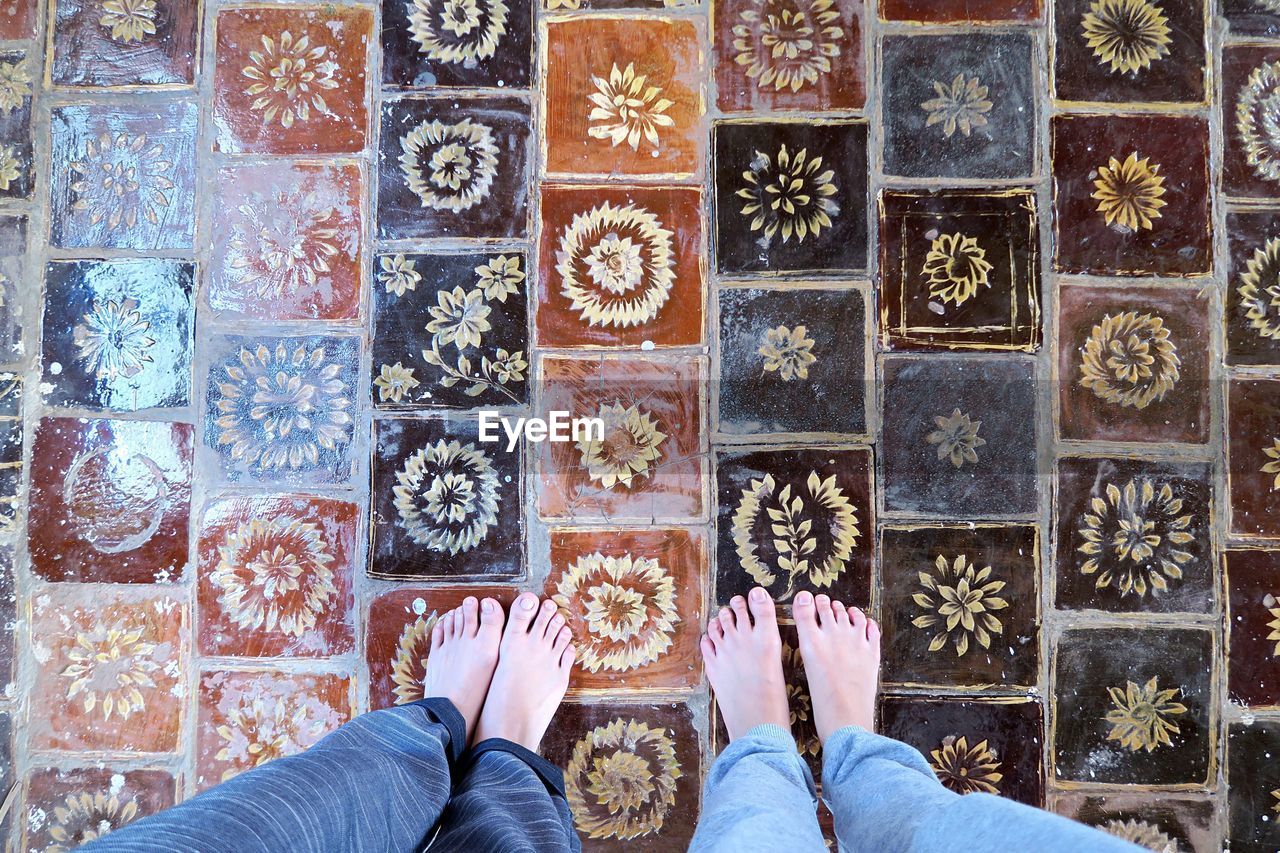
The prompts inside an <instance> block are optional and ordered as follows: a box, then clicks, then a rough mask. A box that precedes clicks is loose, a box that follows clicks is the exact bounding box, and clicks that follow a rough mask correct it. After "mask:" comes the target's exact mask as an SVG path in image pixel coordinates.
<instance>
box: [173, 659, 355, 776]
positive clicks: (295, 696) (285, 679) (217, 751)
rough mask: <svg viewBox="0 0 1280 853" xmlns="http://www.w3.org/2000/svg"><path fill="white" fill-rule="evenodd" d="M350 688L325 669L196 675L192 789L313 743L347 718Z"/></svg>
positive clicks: (350, 710) (350, 707) (351, 709)
mask: <svg viewBox="0 0 1280 853" xmlns="http://www.w3.org/2000/svg"><path fill="white" fill-rule="evenodd" d="M353 688H354V685H352V683H351V680H350V679H349V678H347V677H346V676H342V675H333V674H328V673H317V674H308V673H284V672H236V671H233V670H216V671H212V672H203V673H201V675H200V687H199V697H198V705H199V711H198V720H197V726H196V744H195V758H196V774H195V788H196V790H197V791H203V790H205V789H206V788H211V787H213V786H214V785H217V784H218V783H219V782H225V781H226V780H228V779H230V778H232V777H233V776H237V775H239V774H240V773H243V772H244V771H246V770H251V769H253V768H254V767H261V766H262V765H263V764H266V763H267V762H268V761H273V760H275V759H277V758H284V757H285V756H287V755H295V754H297V753H299V752H302V751H304V750H305V749H307V747H310V746H313V745H314V744H315V743H316V742H317V741H318V740H320V739H321V738H323V737H324V736H325V735H327V734H329V733H330V732H332V731H333V730H334V729H336V728H338V727H339V726H341V725H342V724H343V723H345V722H346V721H347V720H349V719H350V718H351V716H352V714H353V713H354V711H355V705H354V703H353V701H352V696H353Z"/></svg>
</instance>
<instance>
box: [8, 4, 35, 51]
mask: <svg viewBox="0 0 1280 853" xmlns="http://www.w3.org/2000/svg"><path fill="white" fill-rule="evenodd" d="M39 6H40V4H39V3H38V2H36V0H17V2H14V3H6V4H5V5H4V8H3V9H0V39H4V40H5V41H21V40H23V39H29V38H34V37H35V34H36V20H37V18H38V16H39Z"/></svg>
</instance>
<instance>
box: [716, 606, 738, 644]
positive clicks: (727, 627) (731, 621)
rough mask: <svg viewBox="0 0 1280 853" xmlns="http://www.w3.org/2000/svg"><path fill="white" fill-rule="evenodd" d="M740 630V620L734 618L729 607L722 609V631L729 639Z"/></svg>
mask: <svg viewBox="0 0 1280 853" xmlns="http://www.w3.org/2000/svg"><path fill="white" fill-rule="evenodd" d="M737 628H738V620H737V619H736V618H735V617H734V615H733V611H732V610H730V609H729V608H727V607H721V608H720V629H721V630H722V631H723V632H724V635H725V636H726V637H727V636H729V635H731V634H732V633H733V632H734V631H736V630H737Z"/></svg>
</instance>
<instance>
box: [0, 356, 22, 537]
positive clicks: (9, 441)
mask: <svg viewBox="0 0 1280 853" xmlns="http://www.w3.org/2000/svg"><path fill="white" fill-rule="evenodd" d="M22 397H23V383H22V377H21V376H19V375H17V374H15V373H0V534H2V535H8V534H11V533H13V532H15V531H16V530H17V529H18V518H19V513H21V511H22V468H23V465H22V440H23V436H24V434H25V432H26V427H25V425H24V423H23V420H22Z"/></svg>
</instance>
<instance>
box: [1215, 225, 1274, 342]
mask: <svg viewBox="0 0 1280 853" xmlns="http://www.w3.org/2000/svg"><path fill="white" fill-rule="evenodd" d="M1227 245H1228V247H1229V249H1230V256H1231V269H1230V272H1229V278H1228V279H1227V300H1226V301H1227V305H1226V323H1227V341H1226V344H1227V349H1226V360H1227V363H1228V364H1236V365H1241V366H1251V365H1267V366H1276V365H1280V211H1274V210H1268V211H1250V212H1232V213H1228V214H1227Z"/></svg>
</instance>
